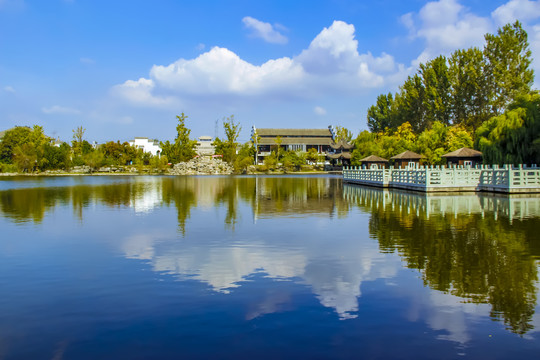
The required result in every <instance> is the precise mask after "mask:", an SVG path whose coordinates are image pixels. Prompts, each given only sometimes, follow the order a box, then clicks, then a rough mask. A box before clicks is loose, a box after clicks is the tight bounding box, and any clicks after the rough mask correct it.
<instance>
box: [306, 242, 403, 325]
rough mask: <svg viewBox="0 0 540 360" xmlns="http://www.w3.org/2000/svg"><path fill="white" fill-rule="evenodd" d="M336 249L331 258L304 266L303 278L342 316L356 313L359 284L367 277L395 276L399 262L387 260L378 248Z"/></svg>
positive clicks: (368, 278) (326, 303) (346, 317)
mask: <svg viewBox="0 0 540 360" xmlns="http://www.w3.org/2000/svg"><path fill="white" fill-rule="evenodd" d="M348 250H350V249H346V248H343V249H339V247H338V249H337V251H336V252H335V253H334V254H333V256H331V259H333V260H331V261H326V260H324V261H323V260H321V259H315V260H314V261H311V262H310V263H309V265H308V266H307V267H306V268H305V273H304V274H303V278H304V280H305V281H306V283H308V284H309V285H311V287H312V289H313V292H314V293H315V294H316V295H317V298H318V299H319V300H320V302H321V304H323V305H324V306H326V307H330V308H334V309H335V310H336V312H337V313H338V315H339V317H340V319H352V318H356V317H357V315H356V314H354V312H356V311H358V298H359V297H360V295H361V291H360V287H361V285H362V282H364V281H374V280H376V279H380V278H390V277H393V276H395V274H396V272H397V269H398V267H399V263H398V262H397V261H396V262H392V261H389V259H386V261H384V260H385V256H384V254H381V253H380V252H379V251H378V250H377V248H372V249H362V251H360V252H358V251H356V252H350V253H349V252H348Z"/></svg>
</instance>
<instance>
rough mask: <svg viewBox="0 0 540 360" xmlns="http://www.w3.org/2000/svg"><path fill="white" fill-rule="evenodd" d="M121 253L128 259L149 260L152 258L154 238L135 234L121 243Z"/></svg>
mask: <svg viewBox="0 0 540 360" xmlns="http://www.w3.org/2000/svg"><path fill="white" fill-rule="evenodd" d="M122 251H124V253H125V254H126V257H127V258H128V259H141V260H150V259H152V258H153V257H154V238H153V237H152V236H149V235H146V234H135V235H132V236H129V237H128V238H126V241H124V242H123V243H122Z"/></svg>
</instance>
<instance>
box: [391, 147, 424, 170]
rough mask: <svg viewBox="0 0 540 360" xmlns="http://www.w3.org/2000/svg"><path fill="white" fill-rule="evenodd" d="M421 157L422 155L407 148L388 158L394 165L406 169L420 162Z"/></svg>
mask: <svg viewBox="0 0 540 360" xmlns="http://www.w3.org/2000/svg"><path fill="white" fill-rule="evenodd" d="M423 157H424V156H423V155H420V154H417V153H415V152H412V151H409V150H407V151H404V152H402V153H401V154H397V155H396V156H392V157H391V158H390V160H393V161H394V167H397V168H401V169H406V168H410V167H415V166H418V165H419V164H420V159H422V158H423Z"/></svg>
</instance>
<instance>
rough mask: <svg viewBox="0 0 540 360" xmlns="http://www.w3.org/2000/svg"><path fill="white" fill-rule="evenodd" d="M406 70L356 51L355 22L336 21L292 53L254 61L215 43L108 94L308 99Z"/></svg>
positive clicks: (135, 98)
mask: <svg viewBox="0 0 540 360" xmlns="http://www.w3.org/2000/svg"><path fill="white" fill-rule="evenodd" d="M407 71H408V70H406V69H405V67H404V66H402V65H400V64H396V63H395V60H394V58H393V57H392V56H391V55H389V54H386V53H383V54H382V55H381V56H379V57H376V56H373V55H372V54H371V53H370V52H367V53H365V54H360V53H359V52H358V42H357V40H355V28H354V26H353V25H350V24H346V23H344V22H342V21H335V22H334V23H333V24H332V25H331V26H330V27H328V28H324V29H323V30H322V31H321V33H320V34H319V35H317V36H316V37H315V39H314V40H313V41H312V42H311V44H310V45H309V47H308V48H307V49H306V50H304V51H302V52H301V53H300V54H299V55H298V56H296V57H292V58H290V57H282V58H278V59H271V60H268V61H266V62H265V63H263V64H262V65H254V64H251V63H249V62H247V61H245V60H243V59H241V58H240V56H238V55H237V54H235V53H234V52H232V51H230V50H228V49H226V48H222V47H214V48H212V49H211V50H209V51H207V52H205V53H203V54H201V55H199V56H198V57H197V58H194V59H179V60H177V61H176V62H174V63H172V64H169V65H154V66H153V67H152V69H151V70H150V76H149V78H140V79H139V80H128V81H126V82H125V83H123V84H121V85H117V86H115V87H114V88H113V93H115V94H116V95H119V96H120V97H123V98H125V99H127V100H128V101H130V102H133V103H137V104H140V105H147V106H163V105H167V104H169V103H170V102H171V101H172V100H171V99H183V98H190V99H193V98H197V99H203V98H204V99H206V98H208V97H216V96H237V97H247V98H254V97H257V96H276V97H280V98H288V99H291V98H298V97H304V98H309V97H311V98H313V97H317V96H325V95H328V94H331V95H335V94H336V93H343V94H357V93H358V91H362V90H364V89H371V88H376V87H381V86H384V85H388V81H387V79H390V81H395V80H401V79H402V78H403V77H404V74H406V73H407ZM391 84H392V85H394V83H391ZM177 101H178V100H177Z"/></svg>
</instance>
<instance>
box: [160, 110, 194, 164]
mask: <svg viewBox="0 0 540 360" xmlns="http://www.w3.org/2000/svg"><path fill="white" fill-rule="evenodd" d="M187 118H188V117H187V115H185V114H184V113H182V114H180V115H177V116H176V119H177V120H178V125H176V138H175V139H174V143H173V144H171V143H170V142H169V141H168V140H167V141H166V142H165V143H161V148H162V149H163V155H165V156H167V158H168V159H169V161H170V162H171V163H173V164H176V163H178V162H181V161H189V160H191V159H193V158H194V157H195V155H197V153H196V151H195V147H196V146H197V141H196V140H191V139H190V138H189V135H190V134H191V130H190V129H188V128H187V127H186V119H187Z"/></svg>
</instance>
